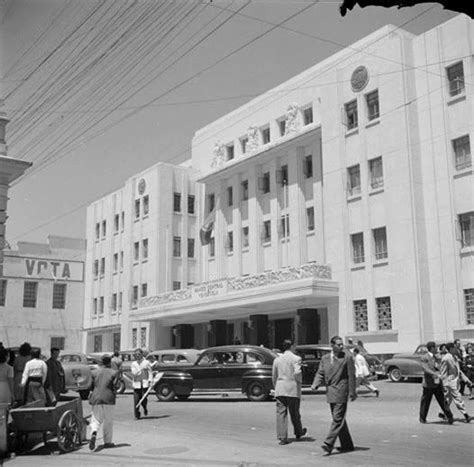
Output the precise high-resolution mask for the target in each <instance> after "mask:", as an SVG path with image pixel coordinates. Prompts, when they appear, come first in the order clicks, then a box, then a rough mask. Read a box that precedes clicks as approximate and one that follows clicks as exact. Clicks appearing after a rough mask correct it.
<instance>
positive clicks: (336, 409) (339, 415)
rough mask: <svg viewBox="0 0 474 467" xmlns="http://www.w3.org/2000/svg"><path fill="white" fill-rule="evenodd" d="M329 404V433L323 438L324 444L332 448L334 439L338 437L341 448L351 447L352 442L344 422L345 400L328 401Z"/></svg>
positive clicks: (352, 446)
mask: <svg viewBox="0 0 474 467" xmlns="http://www.w3.org/2000/svg"><path fill="white" fill-rule="evenodd" d="M329 406H330V408H331V415H332V423H331V426H330V428H329V433H328V434H327V436H326V439H325V440H324V444H326V445H327V446H329V447H330V448H331V449H332V448H333V447H334V444H335V443H336V439H337V438H339V441H340V443H341V448H343V449H353V448H354V443H353V442H352V438H351V434H350V433H349V427H348V426H347V422H346V411H347V402H345V403H341V402H336V403H330V404H329Z"/></svg>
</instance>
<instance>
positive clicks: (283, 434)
mask: <svg viewBox="0 0 474 467" xmlns="http://www.w3.org/2000/svg"><path fill="white" fill-rule="evenodd" d="M301 378H302V377H301V357H298V356H297V355H295V354H294V353H293V343H292V341H291V340H289V339H286V340H284V341H283V353H282V354H281V355H280V356H278V357H277V358H275V360H273V369H272V380H273V387H274V388H275V398H276V422H277V438H278V439H279V444H282V445H283V444H288V443H289V441H288V412H289V413H290V418H291V423H292V425H293V430H294V433H295V436H296V439H297V440H298V439H300V438H301V437H302V436H304V435H305V434H306V432H307V430H306V428H303V426H302V425H301V415H300V400H301V382H302V379H301Z"/></svg>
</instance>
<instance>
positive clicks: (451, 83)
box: [446, 62, 464, 97]
mask: <svg viewBox="0 0 474 467" xmlns="http://www.w3.org/2000/svg"><path fill="white" fill-rule="evenodd" d="M446 73H447V75H448V87H449V95H450V96H451V97H455V96H458V95H459V94H463V93H464V70H463V66H462V62H458V63H455V64H454V65H452V66H450V67H448V68H446Z"/></svg>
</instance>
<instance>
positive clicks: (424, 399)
mask: <svg viewBox="0 0 474 467" xmlns="http://www.w3.org/2000/svg"><path fill="white" fill-rule="evenodd" d="M433 396H435V398H436V400H437V401H438V404H439V406H440V408H441V410H442V411H443V413H444V414H445V415H446V417H447V418H448V419H449V418H453V414H452V412H451V410H450V409H449V406H448V405H447V404H446V401H445V399H444V394H443V387H442V386H441V385H438V386H436V387H434V388H425V387H423V392H422V394H421V401H420V420H421V421H423V422H424V421H426V417H427V416H428V412H429V410H430V404H431V399H432V397H433Z"/></svg>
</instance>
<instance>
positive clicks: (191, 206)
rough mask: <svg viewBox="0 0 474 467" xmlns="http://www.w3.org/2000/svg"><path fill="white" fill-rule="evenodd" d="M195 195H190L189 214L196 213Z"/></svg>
mask: <svg viewBox="0 0 474 467" xmlns="http://www.w3.org/2000/svg"><path fill="white" fill-rule="evenodd" d="M194 200H195V198H194V195H188V214H194Z"/></svg>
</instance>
